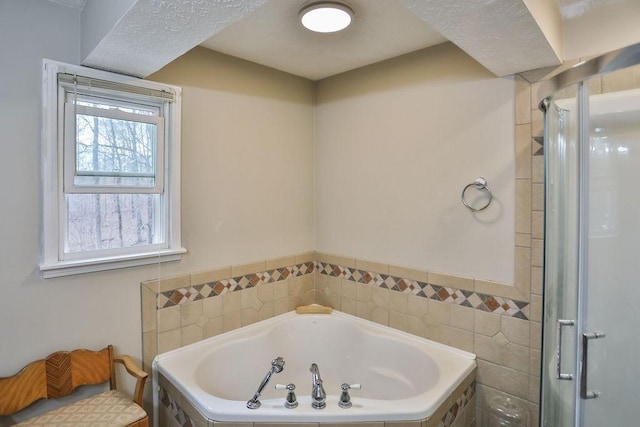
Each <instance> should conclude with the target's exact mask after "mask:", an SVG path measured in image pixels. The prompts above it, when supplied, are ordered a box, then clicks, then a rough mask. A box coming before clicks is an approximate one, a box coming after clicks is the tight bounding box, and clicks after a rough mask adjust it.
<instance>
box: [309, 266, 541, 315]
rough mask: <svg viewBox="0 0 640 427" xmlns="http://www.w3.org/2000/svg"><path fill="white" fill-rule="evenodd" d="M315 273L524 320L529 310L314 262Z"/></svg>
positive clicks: (524, 305) (467, 293) (494, 298)
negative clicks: (525, 311) (526, 311)
mask: <svg viewBox="0 0 640 427" xmlns="http://www.w3.org/2000/svg"><path fill="white" fill-rule="evenodd" d="M315 264H316V271H317V272H319V273H320V274H324V275H327V276H331V277H337V278H340V279H347V280H350V281H353V282H358V283H362V284H365V285H370V286H377V287H380V288H386V289H390V290H392V291H397V292H402V293H405V294H411V295H415V296H419V297H423V298H429V299H433V300H436V301H442V302H448V303H452V304H458V305H461V306H464V307H471V308H475V309H476V310H482V311H487V312H489V313H494V314H502V315H505V316H511V317H516V318H518V319H524V320H528V318H527V316H526V315H525V313H524V309H525V308H527V307H528V306H529V303H528V302H526V301H517V300H512V299H508V298H503V297H499V296H494V295H487V294H483V293H479V292H472V291H465V290H461V289H455V288H450V287H446V286H438V285H433V284H430V283H425V282H419V281H416V280H411V279H405V278H402V277H396V276H391V275H388V274H381V273H376V272H372V271H365V270H358V269H356V268H350V267H343V266H339V265H334V264H329V263H322V262H316V263H315Z"/></svg>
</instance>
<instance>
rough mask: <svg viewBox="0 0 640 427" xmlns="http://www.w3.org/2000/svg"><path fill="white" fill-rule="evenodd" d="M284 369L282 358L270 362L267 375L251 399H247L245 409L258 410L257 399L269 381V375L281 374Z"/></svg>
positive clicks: (258, 402)
mask: <svg viewBox="0 0 640 427" xmlns="http://www.w3.org/2000/svg"><path fill="white" fill-rule="evenodd" d="M283 369H284V359H283V358H282V357H276V358H275V359H273V360H272V361H271V369H269V372H267V375H265V377H264V378H263V379H262V382H261V383H260V385H259V386H258V390H257V391H256V392H255V394H254V395H253V397H252V398H251V399H249V401H248V402H247V408H249V409H258V408H259V407H260V401H259V400H258V398H259V397H260V395H261V394H262V390H264V388H265V387H266V385H267V383H268V382H269V380H270V379H271V375H273V374H277V373H280V372H282V370H283Z"/></svg>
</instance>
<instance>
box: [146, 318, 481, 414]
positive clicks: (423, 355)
mask: <svg viewBox="0 0 640 427" xmlns="http://www.w3.org/2000/svg"><path fill="white" fill-rule="evenodd" d="M277 356H282V357H283V358H284V360H285V363H286V365H285V367H284V370H283V371H282V372H281V373H279V374H274V375H273V376H272V377H271V380H270V382H269V384H268V385H267V387H266V388H265V389H264V391H263V393H262V396H261V397H260V401H261V403H262V406H261V407H260V408H258V409H248V408H247V407H246V403H247V400H249V399H250V398H251V397H252V396H253V394H254V392H255V391H256V389H257V387H258V385H259V384H260V381H261V380H262V378H263V377H264V376H265V374H266V373H267V371H268V370H269V368H270V367H271V360H272V359H274V358H276V357H277ZM312 363H316V364H317V365H318V367H319V370H320V374H321V377H322V380H323V382H324V389H325V391H326V393H327V399H326V403H327V406H326V408H325V409H321V410H319V409H313V408H312V407H311V398H310V394H311V373H310V372H309V367H310V365H311V364H312ZM475 367H476V363H475V355H474V354H471V353H467V352H464V351H461V350H457V349H454V348H452V347H448V346H445V345H442V344H438V343H435V342H432V341H429V340H426V339H421V338H419V337H416V336H414V335H411V334H407V333H403V332H400V331H398V330H395V329H392V328H389V327H386V326H382V325H379V324H376V323H373V322H369V321H366V320H363V319H360V318H357V317H354V316H350V315H347V314H344V313H341V312H337V311H334V312H333V313H332V314H302V315H299V314H296V313H295V312H290V313H287V314H284V315H281V316H278V317H274V318H272V319H269V320H265V321H262V322H259V323H255V324H253V325H250V326H247V327H243V328H240V329H237V330H234V331H231V332H228V333H225V334H222V335H218V336H215V337H213V338H209V339H206V340H203V341H200V342H197V343H195V344H192V345H189V346H186V347H182V348H179V349H176V350H173V351H170V352H167V353H164V354H160V355H158V356H157V357H156V359H155V361H154V364H153V369H154V375H156V376H157V375H158V374H160V376H161V377H164V378H166V380H167V381H168V382H170V383H171V385H172V386H173V387H175V389H177V391H178V392H179V393H181V394H182V395H183V396H182V397H181V399H186V400H187V401H188V402H189V403H190V404H191V405H193V407H195V408H196V410H197V411H198V412H199V413H200V414H201V415H202V416H203V417H204V418H205V419H206V420H211V421H213V420H215V421H231V422H240V421H242V422H278V423H285V422H314V423H318V422H332V423H334V422H351V421H358V422H362V421H391V420H398V421H402V420H422V419H426V418H428V417H430V416H431V415H432V414H433V413H434V411H436V409H438V408H440V407H441V406H442V405H443V404H444V403H445V401H446V400H447V398H448V397H449V396H450V395H451V394H452V393H453V392H454V390H456V388H458V387H459V386H460V385H461V384H462V383H463V382H464V381H467V383H468V382H469V377H470V375H472V374H473V375H475ZM277 383H279V384H288V383H294V384H295V385H296V394H297V397H298V402H299V405H298V407H297V408H295V409H286V408H285V407H284V401H285V395H286V391H279V390H275V389H274V386H275V384H277ZM342 383H349V384H354V383H358V384H361V385H362V389H361V390H352V391H351V392H350V394H351V399H352V402H353V406H352V407H351V408H349V409H342V408H340V407H339V406H338V399H339V396H340V391H341V390H340V385H341V384H342Z"/></svg>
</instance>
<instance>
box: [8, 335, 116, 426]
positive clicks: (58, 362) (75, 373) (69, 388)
mask: <svg viewBox="0 0 640 427" xmlns="http://www.w3.org/2000/svg"><path fill="white" fill-rule="evenodd" d="M106 381H109V385H110V388H111V389H112V390H113V389H115V388H116V381H115V369H114V355H113V346H111V345H109V346H108V347H105V348H103V349H102V350H100V351H91V350H74V351H58V352H56V353H53V354H51V355H49V356H47V357H46V358H45V359H42V360H38V361H35V362H32V363H30V364H28V365H27V366H25V367H24V368H23V369H22V370H21V371H20V372H18V373H17V374H15V375H13V376H11V377H5V378H0V415H11V414H14V413H16V412H18V411H21V410H22V409H24V408H26V407H27V406H29V405H31V404H32V403H33V402H35V401H36V400H40V399H56V398H59V397H63V396H66V395H68V394H70V393H71V392H73V391H74V390H75V389H76V388H78V387H80V386H81V385H89V384H101V383H104V382H106Z"/></svg>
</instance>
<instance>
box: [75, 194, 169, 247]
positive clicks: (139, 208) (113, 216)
mask: <svg viewBox="0 0 640 427" xmlns="http://www.w3.org/2000/svg"><path fill="white" fill-rule="evenodd" d="M65 198H66V204H67V209H66V212H67V218H66V229H67V232H66V236H65V245H64V247H65V253H74V252H85V251H94V250H102V249H114V248H131V247H135V246H141V245H150V244H159V243H163V242H164V236H163V235H162V227H161V225H160V224H157V223H158V221H157V218H158V217H159V216H160V195H159V194H67V195H66V196H65Z"/></svg>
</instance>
